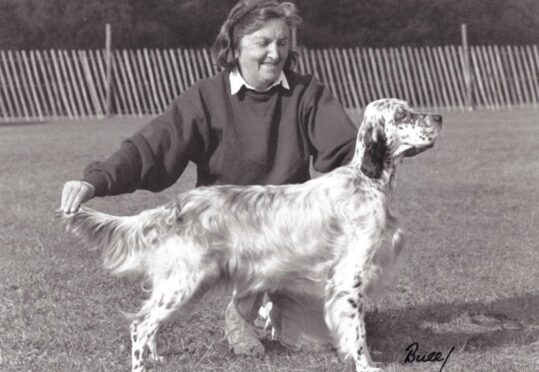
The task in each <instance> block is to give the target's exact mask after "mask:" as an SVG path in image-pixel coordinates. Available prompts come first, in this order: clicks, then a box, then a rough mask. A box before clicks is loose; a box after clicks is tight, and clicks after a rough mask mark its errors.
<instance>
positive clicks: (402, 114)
mask: <svg viewBox="0 0 539 372" xmlns="http://www.w3.org/2000/svg"><path fill="white" fill-rule="evenodd" d="M394 118H395V120H399V121H400V120H402V119H404V118H406V111H402V110H399V111H397V112H396V113H395V117H394Z"/></svg>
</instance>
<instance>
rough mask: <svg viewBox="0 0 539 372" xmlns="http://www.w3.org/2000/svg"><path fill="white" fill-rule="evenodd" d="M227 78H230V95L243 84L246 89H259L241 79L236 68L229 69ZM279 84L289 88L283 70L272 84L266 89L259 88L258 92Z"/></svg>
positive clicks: (236, 91)
mask: <svg viewBox="0 0 539 372" xmlns="http://www.w3.org/2000/svg"><path fill="white" fill-rule="evenodd" d="M229 79H230V94H231V95H234V94H236V93H238V92H239V91H240V89H241V87H243V86H245V87H246V88H247V89H252V90H256V91H259V90H258V89H255V88H254V87H252V86H250V85H249V84H247V82H246V81H245V80H244V79H243V76H241V74H240V72H239V71H238V69H237V68H235V69H234V70H232V71H230V76H229ZM279 84H281V85H282V87H283V88H285V89H290V85H289V84H288V80H287V79H286V76H285V74H284V72H283V71H281V74H280V75H279V77H278V78H277V80H275V81H274V82H273V84H271V85H270V86H269V87H268V88H267V89H264V90H261V91H259V92H265V91H268V90H270V89H271V88H273V87H274V86H276V85H279Z"/></svg>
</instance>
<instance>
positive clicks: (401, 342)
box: [367, 293, 539, 363]
mask: <svg viewBox="0 0 539 372" xmlns="http://www.w3.org/2000/svg"><path fill="white" fill-rule="evenodd" d="M538 308H539V293H530V294H524V295H522V296H517V297H513V298H504V299H499V300H493V301H484V302H473V303H437V304H432V305H426V306H417V307H410V308H405V309H401V310H388V311H375V312H373V313H370V314H369V315H368V316H367V333H368V340H369V345H370V347H371V350H374V351H375V352H374V359H375V360H376V361H381V362H384V363H388V362H402V361H403V360H404V358H405V356H406V352H405V349H406V347H407V346H408V345H410V344H411V343H412V342H417V343H418V344H419V349H420V351H421V352H424V353H425V354H427V353H430V352H432V351H442V353H447V352H448V351H449V350H450V349H451V348H452V347H453V346H455V350H456V351H459V352H461V351H465V352H469V353H481V352H484V351H487V350H489V349H493V348H498V347H504V346H505V347H510V346H513V347H517V348H518V347H519V346H526V345H531V344H533V343H535V342H537V341H538V340H539V313H538V312H537V309H538ZM377 351H378V352H377Z"/></svg>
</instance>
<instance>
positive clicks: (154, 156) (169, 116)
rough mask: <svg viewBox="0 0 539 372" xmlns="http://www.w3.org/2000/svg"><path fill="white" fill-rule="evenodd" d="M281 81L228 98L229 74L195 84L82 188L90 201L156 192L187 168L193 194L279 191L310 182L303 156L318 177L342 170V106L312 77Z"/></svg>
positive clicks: (348, 154) (90, 172)
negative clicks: (193, 173)
mask: <svg viewBox="0 0 539 372" xmlns="http://www.w3.org/2000/svg"><path fill="white" fill-rule="evenodd" d="M286 76H287V79H288V82H289V85H290V90H286V89H285V88H283V87H282V86H280V85H279V86H276V87H273V88H272V89H270V90H269V91H267V92H256V91H252V90H248V89H246V88H245V87H243V88H242V89H241V90H240V92H239V93H237V94H236V95H234V96H231V94H230V83H229V73H228V72H221V73H218V74H217V75H215V76H214V77H211V78H208V79H202V80H200V81H198V82H197V83H195V84H194V85H193V86H192V87H190V88H189V89H188V90H186V91H185V92H183V93H182V94H181V95H180V96H179V97H177V98H176V99H175V100H174V101H173V102H172V104H171V105H170V106H169V107H168V108H167V110H166V112H165V113H164V114H162V115H161V116H159V117H157V118H155V119H154V120H152V121H151V122H150V123H149V124H147V125H146V126H145V127H143V128H142V129H140V130H139V131H137V132H136V133H135V134H134V135H133V136H132V137H130V138H129V139H127V140H125V141H124V142H123V143H122V145H121V147H120V149H119V150H118V151H117V152H115V153H114V154H112V155H111V156H110V157H109V158H108V159H107V160H106V161H104V162H94V163H91V164H89V165H88V166H87V167H86V169H85V171H84V178H83V180H84V181H87V182H89V183H91V184H92V185H94V186H95V188H96V196H104V195H116V194H121V193H127V192H132V191H135V190H137V189H146V190H151V191H160V190H163V189H165V188H167V187H169V186H171V185H172V184H174V183H175V182H176V181H177V179H178V178H179V177H180V175H181V174H182V172H183V171H184V169H185V167H186V166H187V164H188V163H189V161H192V162H194V163H195V164H196V165H197V176H198V178H197V186H201V185H222V184H239V185H246V184H285V183H299V182H304V181H306V180H308V179H309V163H310V162H309V160H310V156H312V157H313V166H314V168H315V169H316V170H317V171H320V172H327V171H330V170H331V169H333V168H336V167H338V166H340V165H342V164H344V163H346V162H348V161H349V160H350V159H351V158H352V156H353V153H354V147H355V138H356V133H357V130H356V128H355V126H354V125H353V123H352V122H351V121H350V119H349V118H348V116H347V115H346V112H345V111H344V109H343V108H342V106H341V105H340V104H339V103H338V101H337V100H336V99H335V98H334V96H333V95H332V94H331V93H330V91H329V90H328V89H327V88H326V87H325V86H324V85H323V84H321V83H320V82H319V81H318V80H317V79H316V78H315V77H313V76H311V75H304V76H303V75H298V74H296V73H294V72H286Z"/></svg>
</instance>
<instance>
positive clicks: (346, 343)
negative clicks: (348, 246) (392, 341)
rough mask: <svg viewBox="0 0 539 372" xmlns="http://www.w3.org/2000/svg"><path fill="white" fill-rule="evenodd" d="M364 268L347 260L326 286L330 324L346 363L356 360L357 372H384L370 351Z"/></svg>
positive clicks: (326, 312) (326, 315)
mask: <svg viewBox="0 0 539 372" xmlns="http://www.w3.org/2000/svg"><path fill="white" fill-rule="evenodd" d="M355 259H356V260H357V258H355ZM354 263H355V264H354ZM363 267H364V266H361V265H358V264H357V261H355V262H354V261H350V260H349V259H345V260H342V261H341V263H340V264H338V265H337V266H336V267H335V269H334V270H333V274H332V275H331V277H330V278H329V280H328V283H327V285H326V305H325V317H326V323H327V325H328V327H329V329H330V330H331V331H332V333H333V335H334V337H335V340H336V346H337V348H338V350H339V352H340V353H341V354H343V355H344V356H345V358H346V359H348V358H352V359H353V361H354V364H355V369H356V371H357V372H360V371H361V372H363V371H365V372H366V371H368V372H381V371H382V369H380V368H377V367H375V366H374V363H373V362H372V360H371V358H370V356H369V350H368V348H367V335H366V331H365V321H364V292H365V285H364V283H363V279H362V276H361V269H362V268H363Z"/></svg>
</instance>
